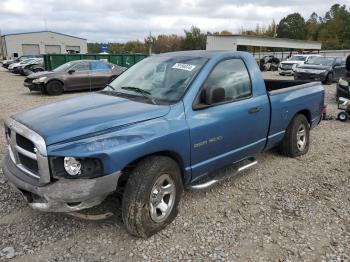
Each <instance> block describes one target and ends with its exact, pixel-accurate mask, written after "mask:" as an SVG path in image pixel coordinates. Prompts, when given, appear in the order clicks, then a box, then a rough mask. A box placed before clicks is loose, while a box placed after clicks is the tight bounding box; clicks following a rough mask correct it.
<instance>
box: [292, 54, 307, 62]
mask: <svg viewBox="0 0 350 262" xmlns="http://www.w3.org/2000/svg"><path fill="white" fill-rule="evenodd" d="M288 60H289V61H305V60H306V56H301V55H293V56H291V57H290V58H289V59H288Z"/></svg>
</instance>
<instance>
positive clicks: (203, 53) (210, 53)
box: [160, 50, 239, 58]
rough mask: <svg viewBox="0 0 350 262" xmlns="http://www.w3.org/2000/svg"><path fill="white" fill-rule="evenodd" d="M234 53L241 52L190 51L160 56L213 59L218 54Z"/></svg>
mask: <svg viewBox="0 0 350 262" xmlns="http://www.w3.org/2000/svg"><path fill="white" fill-rule="evenodd" d="M232 52H239V51H220V50H218V51H215V50H213V51H211V50H210V51H208V50H190V51H178V52H169V53H163V54H160V56H169V55H171V56H195V57H206V58H212V57H213V56H215V55H217V54H223V53H232Z"/></svg>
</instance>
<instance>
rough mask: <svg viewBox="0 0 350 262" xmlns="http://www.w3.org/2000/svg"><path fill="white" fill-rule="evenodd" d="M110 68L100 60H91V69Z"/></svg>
mask: <svg viewBox="0 0 350 262" xmlns="http://www.w3.org/2000/svg"><path fill="white" fill-rule="evenodd" d="M110 69H111V68H110V66H109V65H108V64H106V63H104V62H101V61H92V62H91V70H92V71H107V70H108V71H109V70H110Z"/></svg>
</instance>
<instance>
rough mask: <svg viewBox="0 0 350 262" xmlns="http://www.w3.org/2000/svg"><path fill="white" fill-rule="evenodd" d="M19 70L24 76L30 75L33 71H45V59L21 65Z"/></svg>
mask: <svg viewBox="0 0 350 262" xmlns="http://www.w3.org/2000/svg"><path fill="white" fill-rule="evenodd" d="M18 71H19V74H21V75H23V76H28V75H30V74H33V73H38V72H43V71H45V66H44V60H41V61H38V62H36V63H33V64H29V65H25V66H23V67H20V68H19V70H18Z"/></svg>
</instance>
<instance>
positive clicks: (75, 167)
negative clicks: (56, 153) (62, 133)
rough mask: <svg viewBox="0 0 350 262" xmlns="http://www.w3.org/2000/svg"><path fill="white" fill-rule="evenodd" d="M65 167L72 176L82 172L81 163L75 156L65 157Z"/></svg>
mask: <svg viewBox="0 0 350 262" xmlns="http://www.w3.org/2000/svg"><path fill="white" fill-rule="evenodd" d="M63 163H64V169H65V170H66V171H67V173H68V174H69V175H71V176H76V175H80V174H81V163H80V162H79V161H78V160H77V159H76V158H74V157H65V158H64V160H63Z"/></svg>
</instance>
